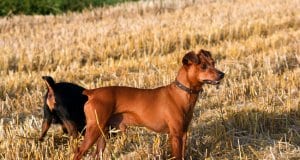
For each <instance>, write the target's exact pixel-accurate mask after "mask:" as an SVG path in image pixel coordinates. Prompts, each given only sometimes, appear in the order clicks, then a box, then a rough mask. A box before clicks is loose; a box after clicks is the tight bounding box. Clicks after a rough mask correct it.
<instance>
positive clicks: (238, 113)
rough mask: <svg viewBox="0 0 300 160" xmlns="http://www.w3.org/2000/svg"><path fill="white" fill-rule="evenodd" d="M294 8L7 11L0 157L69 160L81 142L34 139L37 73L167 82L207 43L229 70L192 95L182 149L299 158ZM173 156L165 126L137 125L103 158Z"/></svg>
mask: <svg viewBox="0 0 300 160" xmlns="http://www.w3.org/2000/svg"><path fill="white" fill-rule="evenodd" d="M299 8H300V2H299V1H298V0H249V1H248V0H230V1H210V0H199V1H198V0H193V1H192V0H190V1H189V0H187V1H180V0H176V1H172V0H166V1H152V0H151V1H145V2H138V3H126V4H122V5H118V6H115V7H108V8H103V9H96V10H93V11H91V12H90V11H86V12H84V13H83V14H78V13H68V14H66V15H62V16H15V17H12V18H1V19H0V57H1V59H0V76H1V81H0V100H1V101H0V118H1V120H0V159H70V157H72V156H73V150H74V147H76V146H77V144H78V143H80V140H81V139H71V140H69V138H68V137H66V136H63V135H62V132H61V130H60V128H58V127H52V128H51V129H50V131H49V132H48V136H47V138H46V140H45V142H43V143H40V142H38V141H37V140H35V139H34V138H36V137H37V136H38V135H39V133H40V130H41V121H42V96H43V94H44V93H45V91H46V88H45V85H44V83H43V82H42V79H41V76H42V75H51V76H53V77H54V78H55V79H56V80H58V81H69V82H74V83H77V84H80V85H82V86H84V87H86V88H95V87H101V86H108V85H128V86H134V87H141V88H154V87H156V86H161V85H165V84H168V83H170V82H172V81H173V80H174V77H175V75H176V72H177V70H178V68H179V66H180V61H181V58H182V56H183V54H184V53H185V52H186V51H188V50H198V49H200V48H205V49H208V50H211V51H212V52H213V55H214V57H216V59H217V67H218V68H219V69H221V70H223V71H225V72H226V77H225V80H224V81H223V83H222V85H220V87H219V89H216V88H215V87H213V86H206V87H205V92H204V93H203V95H202V96H201V98H200V99H199V101H198V103H197V106H196V109H195V111H194V118H193V120H192V124H191V126H190V131H189V140H188V143H189V144H188V145H189V146H188V150H187V155H186V158H187V159H204V158H208V159H299V158H300V147H299V146H300V110H299V105H300V98H299V97H300V92H299V88H300V79H299V76H300V69H299V66H300V65H299V64H300V9H299ZM31 138H32V139H31ZM91 151H92V150H91ZM169 154H170V152H169V149H168V144H167V137H166V135H163V134H156V133H153V132H151V131H148V130H146V129H144V128H136V127H132V128H130V129H128V130H127V132H126V133H125V134H119V135H118V136H116V137H114V138H112V139H110V140H109V142H108V148H107V150H106V152H105V155H104V157H105V159H155V158H162V159H165V158H167V157H168V156H169ZM86 157H87V158H89V154H88V155H86Z"/></svg>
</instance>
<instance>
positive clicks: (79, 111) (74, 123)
mask: <svg viewBox="0 0 300 160" xmlns="http://www.w3.org/2000/svg"><path fill="white" fill-rule="evenodd" d="M42 78H43V80H45V82H46V85H47V88H48V90H47V93H46V95H45V97H44V119H43V124H42V134H41V136H40V137H39V140H41V141H42V140H43V138H44V136H45V135H46V133H47V131H48V129H49V128H50V125H51V123H54V124H61V125H62V128H63V131H64V132H65V133H68V134H69V135H70V136H74V137H77V135H78V132H81V131H82V130H83V129H84V126H85V124H86V122H85V115H84V109H83V106H84V104H85V102H86V101H87V96H85V95H83V94H82V91H83V90H85V89H84V88H83V87H81V86H78V85H76V84H73V83H67V82H60V83H55V81H54V80H53V78H52V77H49V76H43V77H42Z"/></svg>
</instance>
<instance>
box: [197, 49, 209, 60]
mask: <svg viewBox="0 0 300 160" xmlns="http://www.w3.org/2000/svg"><path fill="white" fill-rule="evenodd" d="M198 55H204V56H205V57H207V58H211V53H210V51H207V50H204V49H200V51H199V53H198Z"/></svg>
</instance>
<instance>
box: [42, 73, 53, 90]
mask: <svg viewBox="0 0 300 160" xmlns="http://www.w3.org/2000/svg"><path fill="white" fill-rule="evenodd" d="M42 78H43V80H45V82H46V83H47V86H48V87H49V88H53V87H54V85H55V81H54V80H53V78H52V77H50V76H43V77H42Z"/></svg>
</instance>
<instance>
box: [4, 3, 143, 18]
mask: <svg viewBox="0 0 300 160" xmlns="http://www.w3.org/2000/svg"><path fill="white" fill-rule="evenodd" d="M126 1H137V0H0V16H6V15H11V14H26V15H33V14H41V15H47V14H60V13H63V12H67V11H82V10H83V9H85V8H93V7H102V6H105V5H114V4H116V3H121V2H126Z"/></svg>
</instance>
